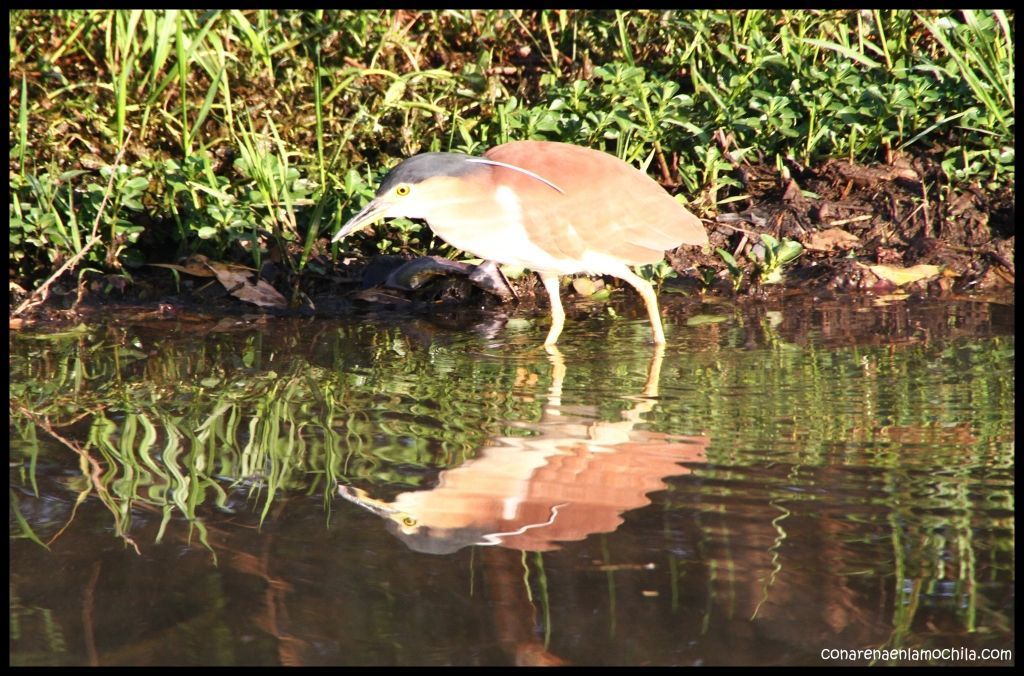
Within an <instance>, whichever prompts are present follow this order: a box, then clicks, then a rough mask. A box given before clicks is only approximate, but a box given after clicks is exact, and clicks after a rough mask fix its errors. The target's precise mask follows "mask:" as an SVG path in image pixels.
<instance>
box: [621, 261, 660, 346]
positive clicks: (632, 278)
mask: <svg viewBox="0 0 1024 676" xmlns="http://www.w3.org/2000/svg"><path fill="white" fill-rule="evenodd" d="M616 276H617V277H619V278H620V279H622V280H625V281H626V282H628V283H629V285H630V286H632V287H633V288H634V289H636V290H637V292H638V293H639V294H640V295H641V296H642V297H643V299H644V305H646V306H647V315H648V316H649V317H650V318H651V330H652V331H654V342H655V344H657V345H664V344H665V331H664V330H662V328H661V313H659V312H658V296H657V295H656V294H655V293H654V287H653V286H651V285H650V283H649V282H647V281H646V280H644V279H641V278H640V277H637V276H636V275H635V274H633V272H632V271H631V270H630V269H629V268H625V269H624V270H623V271H621V272H619V273H618V274H617V275H616Z"/></svg>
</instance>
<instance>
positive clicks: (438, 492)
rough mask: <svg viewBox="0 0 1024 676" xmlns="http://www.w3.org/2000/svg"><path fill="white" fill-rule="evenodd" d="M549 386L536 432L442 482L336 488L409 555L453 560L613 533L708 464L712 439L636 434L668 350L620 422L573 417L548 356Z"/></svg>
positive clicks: (498, 442) (559, 372)
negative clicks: (383, 491)
mask: <svg viewBox="0 0 1024 676" xmlns="http://www.w3.org/2000/svg"><path fill="white" fill-rule="evenodd" d="M549 354H550V355H551V356H550V359H551V364H552V384H551V389H550V392H549V395H548V405H547V407H546V408H545V411H544V415H543V418H542V420H541V422H540V423H538V424H536V425H530V428H531V429H532V431H534V432H535V433H536V434H535V435H534V436H528V437H519V436H516V437H500V438H497V439H495V440H494V441H493V443H491V444H489V445H488V446H486V447H485V448H483V449H482V450H481V451H480V453H479V455H478V456H477V457H476V458H474V459H472V460H470V461H468V462H466V463H464V464H462V465H460V466H459V467H456V468H453V469H448V470H445V471H443V472H441V474H440V479H439V483H438V485H437V486H436V487H435V488H433V489H431V490H425V491H409V492H405V493H401V494H399V495H398V496H397V497H396V498H395V499H394V500H393V501H391V502H385V501H381V500H375V499H374V498H372V497H371V496H370V495H369V494H368V493H367V492H366V491H364V490H361V489H358V488H350V487H347V486H339V487H338V492H339V493H340V494H341V495H342V497H344V498H345V499H347V500H349V501H351V502H354V503H356V504H357V505H359V506H361V507H363V508H365V509H367V510H369V511H371V512H373V513H374V514H377V515H379V516H382V517H384V518H386V519H387V520H388V526H389V528H390V529H391V530H392V531H393V532H394V533H395V534H396V535H397V536H398V537H399V538H401V539H402V540H403V541H404V542H405V543H406V544H407V545H408V546H409V547H410V548H412V549H414V550H416V551H421V552H429V553H435V554H447V553H451V552H454V551H456V550H458V549H461V548H463V547H466V546H468V545H474V544H476V545H501V546H503V547H510V548H513V549H522V550H528V551H544V550H549V549H554V548H556V547H557V545H556V544H555V543H556V542H560V541H572V540H582V539H583V538H585V537H587V536H588V535H590V534H592V533H607V532H611V531H613V530H615V529H616V528H617V527H618V526H619V525H620V524H621V523H622V514H623V512H626V511H627V510H631V509H636V508H638V507H642V506H644V505H647V504H649V503H650V500H649V499H648V497H647V494H648V493H651V492H653V491H656V490H659V489H663V488H665V484H664V483H663V479H664V478H665V477H667V476H674V475H680V474H687V473H688V472H689V470H688V469H686V468H685V467H683V466H681V465H680V464H679V463H683V462H703V461H704V449H705V447H706V446H707V443H708V438H707V437H704V436H689V437H686V436H675V435H669V434H664V433H660V432H651V431H648V430H644V429H636V425H637V423H641V422H643V419H642V416H643V414H645V413H647V412H649V411H651V410H652V409H653V408H654V406H655V400H656V397H657V394H658V380H659V377H660V372H661V361H662V357H663V350H661V349H656V350H655V352H654V356H653V357H652V359H651V363H650V368H649V372H648V378H647V385H646V387H645V388H644V392H643V396H642V397H638V398H637V403H636V404H635V405H634V406H633V407H632V408H631V409H628V410H626V411H624V412H623V413H622V417H623V419H622V420H621V421H617V422H601V421H596V422H595V421H594V420H592V419H588V418H584V417H576V416H570V415H568V414H567V412H566V411H565V410H564V409H563V407H562V405H561V391H562V382H563V380H564V378H565V373H566V367H565V362H564V361H563V359H562V355H561V353H559V352H558V350H557V349H556V348H551V349H549Z"/></svg>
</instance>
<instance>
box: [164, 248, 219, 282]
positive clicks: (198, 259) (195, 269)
mask: <svg viewBox="0 0 1024 676" xmlns="http://www.w3.org/2000/svg"><path fill="white" fill-rule="evenodd" d="M149 265H150V267H154V268H168V269H169V270H177V271H178V272H184V273H185V274H186V275H192V276H193V277H213V276H215V275H214V272H213V270H211V269H210V265H209V259H208V258H207V257H206V256H204V255H202V254H193V255H191V256H189V257H188V258H186V259H185V264H184V265H175V264H174V263H149Z"/></svg>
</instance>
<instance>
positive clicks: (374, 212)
mask: <svg viewBox="0 0 1024 676" xmlns="http://www.w3.org/2000/svg"><path fill="white" fill-rule="evenodd" d="M390 208H391V204H389V203H388V202H385V201H384V200H382V199H381V198H380V197H377V198H375V199H373V200H371V201H370V203H369V204H367V205H366V206H365V207H363V210H362V211H360V212H359V213H358V214H356V215H355V216H353V217H352V218H350V219H349V220H348V223H346V224H345V225H343V226H341V230H339V231H338V234H336V235H335V236H334V237H332V238H331V241H332V242H337V241H339V240H341V239H342V238H344V237H348V236H349V235H351V234H352V233H353V232H356V231H357V230H362V229H363V228H365V227H366V226H368V225H370V224H371V223H373V222H374V221H378V220H380V219H382V218H386V217H387V215H388V214H387V212H388V209H390Z"/></svg>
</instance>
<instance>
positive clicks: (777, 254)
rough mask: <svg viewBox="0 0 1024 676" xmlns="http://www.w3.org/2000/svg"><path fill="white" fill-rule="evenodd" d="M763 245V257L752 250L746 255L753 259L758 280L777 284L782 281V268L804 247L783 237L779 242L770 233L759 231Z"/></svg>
mask: <svg viewBox="0 0 1024 676" xmlns="http://www.w3.org/2000/svg"><path fill="white" fill-rule="evenodd" d="M761 243H762V244H763V245H764V254H763V258H760V257H758V256H757V255H756V254H754V252H753V251H751V252H749V253H748V254H747V255H748V256H749V257H750V258H751V260H753V261H754V264H755V266H756V268H757V275H758V281H759V282H761V283H762V284H778V283H779V282H781V281H782V268H783V266H785V265H789V264H790V263H792V262H793V261H795V260H796V259H797V258H798V257H799V256H800V254H801V253H803V250H804V248H803V247H802V246H801V245H800V243H799V242H796V241H794V240H791V239H788V238H784V239H783V240H782V241H781V242H780V241H779V240H777V239H775V238H774V237H772V236H771V235H768V234H765V233H761Z"/></svg>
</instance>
